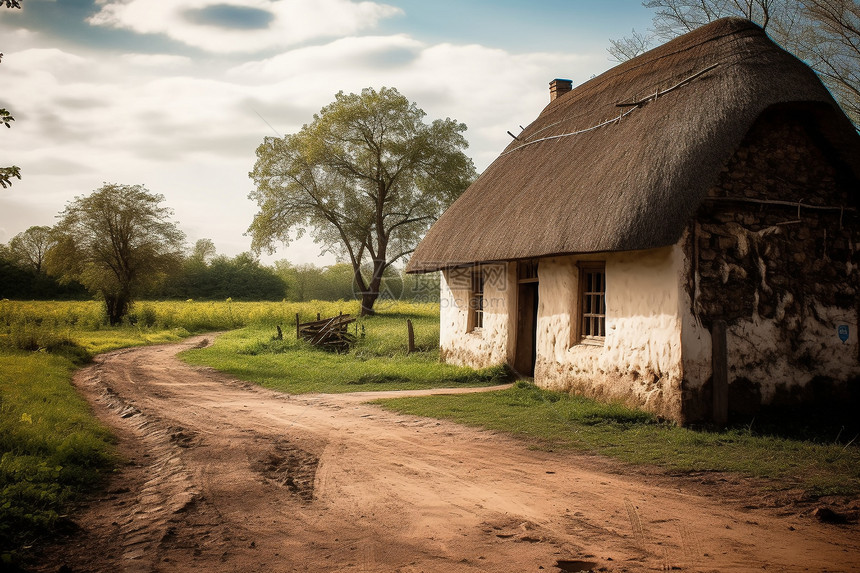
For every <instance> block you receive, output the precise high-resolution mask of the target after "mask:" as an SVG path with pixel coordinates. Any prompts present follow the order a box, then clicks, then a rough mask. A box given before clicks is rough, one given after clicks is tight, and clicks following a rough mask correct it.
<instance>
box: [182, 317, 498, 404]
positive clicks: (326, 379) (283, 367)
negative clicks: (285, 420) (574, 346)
mask: <svg viewBox="0 0 860 573" xmlns="http://www.w3.org/2000/svg"><path fill="white" fill-rule="evenodd" d="M396 310H397V311H396V312H389V313H387V314H384V315H377V316H372V317H365V318H362V319H359V320H358V321H357V322H356V323H354V324H353V325H352V326H351V331H352V333H354V334H356V336H357V337H358V342H357V344H356V345H355V346H354V347H353V348H352V349H351V350H350V351H349V352H348V353H344V354H336V353H332V352H327V351H324V350H320V349H318V348H315V347H313V346H312V345H310V344H308V343H306V342H304V341H300V340H297V339H296V335H295V332H294V331H293V330H291V329H287V330H286V332H284V337H283V339H282V340H276V339H274V335H275V328H274V326H273V325H265V324H255V325H252V326H248V327H245V328H242V329H240V330H236V331H232V332H228V333H226V334H223V335H222V336H220V337H219V338H218V339H217V340H216V341H215V343H214V344H213V345H212V346H210V347H208V348H202V349H192V350H187V351H185V352H183V353H182V355H181V357H182V359H183V360H185V361H186V362H189V363H191V364H195V365H205V366H211V367H213V368H216V369H217V370H220V371H222V372H226V373H228V374H230V375H232V376H235V377H236V378H240V379H242V380H247V381H250V382H255V383H257V384H260V385H262V386H265V387H267V388H271V389H274V390H278V391H281V392H288V393H291V394H304V393H308V392H324V393H340V392H356V391H379V390H415V389H424V388H440V387H451V386H488V385H493V384H501V383H504V382H507V381H509V379H510V373H509V371H508V370H507V369H506V368H504V367H493V368H487V369H483V370H475V369H472V368H463V367H458V366H452V365H450V364H444V363H442V362H440V361H439V351H438V340H439V319H438V314H437V313H438V310H437V307H435V306H434V305H409V306H402V307H401V308H399V309H396ZM311 318H315V317H311ZM407 319H408V320H411V321H412V323H413V327H414V329H415V345H416V348H417V349H418V351H417V352H414V353H412V354H407V352H406V350H407V327H406V321H407ZM294 320H295V319H294ZM291 328H292V327H291Z"/></svg>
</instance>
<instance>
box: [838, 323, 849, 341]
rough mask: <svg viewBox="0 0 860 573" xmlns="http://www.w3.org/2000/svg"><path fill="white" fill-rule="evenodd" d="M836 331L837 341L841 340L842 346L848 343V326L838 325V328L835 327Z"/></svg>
mask: <svg viewBox="0 0 860 573" xmlns="http://www.w3.org/2000/svg"><path fill="white" fill-rule="evenodd" d="M836 331H837V332H838V333H839V340H841V341H842V343H843V344H844V343H846V342H848V325H847V324H840V325H839V326H837V327H836Z"/></svg>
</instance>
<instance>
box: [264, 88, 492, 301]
mask: <svg viewBox="0 0 860 573" xmlns="http://www.w3.org/2000/svg"><path fill="white" fill-rule="evenodd" d="M424 115H425V113H424V111H423V110H421V109H419V108H418V107H417V106H416V105H415V104H414V103H410V102H409V100H408V99H407V98H405V97H404V96H402V95H401V94H400V93H399V92H398V91H397V90H396V89H393V88H382V89H380V90H379V91H375V90H374V89H372V88H366V89H364V90H362V92H361V94H360V95H358V94H348V95H346V94H344V93H343V92H340V93H338V94H337V95H336V96H335V101H334V102H332V103H331V104H329V105H328V106H326V107H324V108H323V109H322V110H321V111H320V113H319V114H316V115H314V119H313V121H312V122H311V123H310V124H308V125H305V126H303V127H302V129H301V130H299V132H298V133H295V134H292V135H287V136H285V137H283V138H273V137H267V138H265V139H264V141H263V143H262V144H261V145H260V146H259V147H258V148H257V162H256V164H255V165H254V170H253V171H252V172H251V173H250V174H249V175H250V177H251V178H252V179H253V180H254V183H255V186H256V190H255V191H253V192H251V194H250V195H249V197H250V198H251V199H253V200H255V201H256V202H257V204H258V205H259V207H260V211H259V212H258V213H257V214H256V215H255V216H254V220H253V222H252V224H251V226H250V228H249V232H250V234H251V236H252V248H253V249H254V250H255V251H256V252H259V251H260V250H262V249H267V250H268V251H269V252H272V251H273V249H274V247H273V245H274V243H275V242H276V241H281V242H283V243H285V244H289V242H290V240H291V239H293V238H298V237H300V236H302V234H303V233H304V230H305V228H306V227H309V228H311V229H312V234H313V237H314V239H315V240H316V242H318V243H320V244H321V245H322V250H323V252H333V253H335V254H337V255H339V256H341V257H342V258H343V259H344V260H346V261H347V262H348V263H349V264H350V265H351V267H352V272H353V276H354V280H355V284H356V285H357V287H358V290H359V291H360V294H361V313H362V315H366V314H373V305H374V303H375V302H376V299H377V298H378V297H379V287H380V283H381V280H382V277H383V274H384V272H385V270H386V269H387V268H388V267H389V266H391V265H392V264H393V263H395V262H396V261H398V260H400V259H402V258H403V257H405V256H407V255H408V254H409V253H411V252H412V251H413V250H414V248H415V245H416V243H417V242H418V240H419V238H420V237H421V236H423V234H424V233H426V231H427V229H428V228H429V226H430V225H431V224H432V223H433V221H435V220H436V218H438V216H439V215H440V214H441V213H442V211H443V210H444V209H445V208H446V207H447V206H448V205H449V204H450V203H451V202H452V201H454V199H456V198H457V197H458V196H459V195H460V194H461V193H462V192H463V190H465V188H466V187H467V186H468V185H469V183H470V182H471V181H472V179H473V178H474V176H475V167H474V165H473V164H472V161H471V159H469V158H468V157H467V156H466V155H465V154H464V153H463V151H462V150H463V149H465V148H466V147H467V146H468V144H467V143H466V139H465V138H464V137H463V135H462V133H463V132H464V131H465V130H466V126H465V125H464V124H462V123H457V122H456V121H454V120H452V119H444V120H435V121H433V122H432V123H430V124H426V123H424V121H423V118H424ZM365 262H366V263H367V268H368V269H369V271H363V270H362V267H363V263H365Z"/></svg>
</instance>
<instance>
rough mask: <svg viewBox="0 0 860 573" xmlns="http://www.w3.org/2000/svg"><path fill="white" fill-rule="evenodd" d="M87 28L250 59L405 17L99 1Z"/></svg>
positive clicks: (316, 8)
mask: <svg viewBox="0 0 860 573" xmlns="http://www.w3.org/2000/svg"><path fill="white" fill-rule="evenodd" d="M98 4H100V5H101V8H100V10H99V12H98V13H96V14H95V15H94V16H92V17H91V18H90V19H89V20H88V22H89V23H90V24H93V25H97V26H106V27H111V28H120V29H128V30H133V31H135V32H138V33H141V34H164V35H167V36H168V37H170V38H172V39H174V40H177V41H179V42H182V43H184V44H187V45H189V46H194V47H197V48H202V49H204V50H207V51H210V52H216V53H250V52H258V51H263V50H271V49H277V48H283V47H287V46H294V45H298V44H301V43H304V42H308V41H310V40H315V39H319V38H332V37H338V36H345V35H352V34H356V33H358V32H360V31H362V30H367V29H371V28H373V27H374V26H376V24H377V23H378V22H379V21H380V20H382V19H384V18H390V17H392V16H395V15H398V14H402V10H400V9H399V8H396V7H393V6H389V5H386V4H380V3H377V2H358V3H355V2H351V1H349V0H277V1H271V0H172V1H170V2H152V0H127V1H123V0H98Z"/></svg>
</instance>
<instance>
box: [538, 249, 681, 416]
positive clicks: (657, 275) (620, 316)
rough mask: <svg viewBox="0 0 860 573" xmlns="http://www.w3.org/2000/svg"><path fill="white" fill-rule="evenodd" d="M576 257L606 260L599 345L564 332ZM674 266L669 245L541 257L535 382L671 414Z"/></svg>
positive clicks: (677, 400)
mask: <svg viewBox="0 0 860 573" xmlns="http://www.w3.org/2000/svg"><path fill="white" fill-rule="evenodd" d="M581 260H603V261H605V263H606V285H607V286H606V314H607V318H606V339H605V343H604V344H603V345H602V346H600V345H593V344H589V343H588V342H585V343H580V342H579V341H576V340H573V339H572V336H571V330H572V328H573V325H572V324H571V320H572V319H573V320H576V318H575V317H576V316H577V315H578V312H577V309H576V308H575V307H574V305H575V304H576V303H577V293H578V283H577V281H578V275H579V273H578V267H577V262H579V261H581ZM682 273H683V254H682V252H681V250H680V249H679V248H676V247H667V248H662V249H652V250H646V251H635V252H627V253H614V254H613V253H609V254H605V255H603V256H601V257H589V258H587V259H577V258H574V257H559V258H551V259H543V260H541V263H540V266H539V267H538V276H539V280H540V282H539V285H540V286H539V288H540V291H539V297H540V309H539V313H538V314H539V319H538V361H537V365H536V369H535V382H536V383H537V384H538V385H540V386H543V387H546V388H552V389H558V390H574V391H576V392H578V393H581V394H585V395H588V396H594V397H597V398H601V399H605V400H619V401H623V402H625V403H627V404H629V405H632V406H639V407H644V408H646V409H648V410H650V411H653V412H655V413H657V414H660V415H662V416H665V417H668V418H672V419H679V418H680V417H681V405H682V401H681V380H682V378H683V369H682V354H681V321H680V316H681V315H680V305H681V297H680V294H679V293H680V284H681V278H682ZM572 317H573V318H572Z"/></svg>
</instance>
